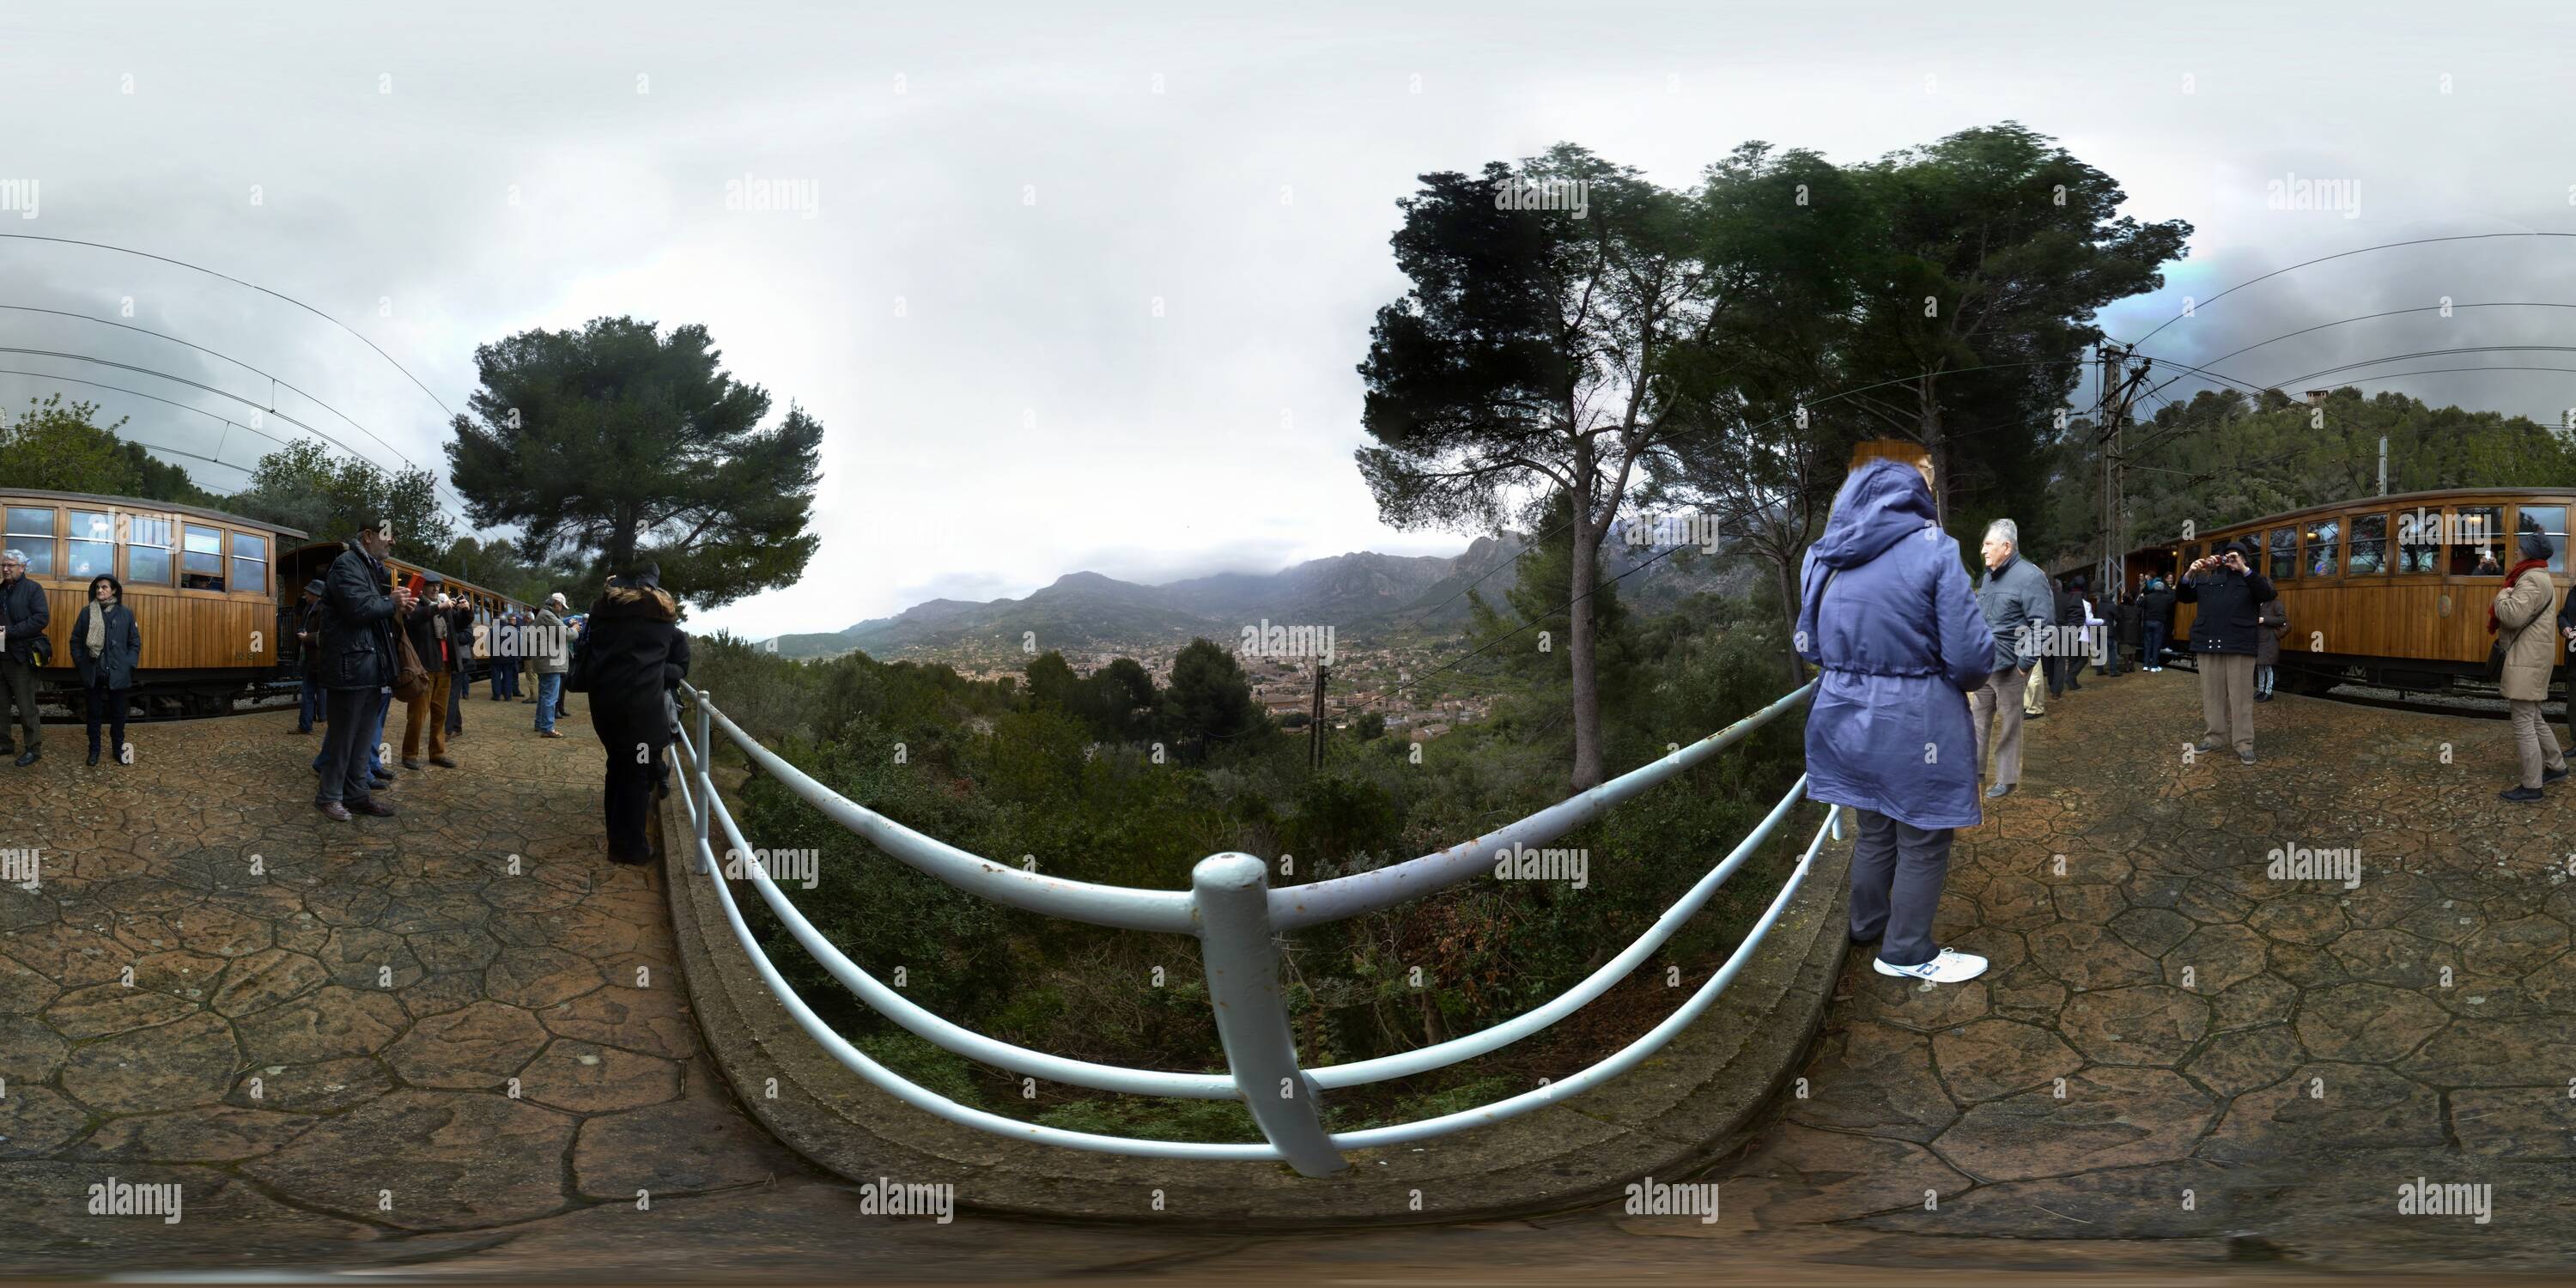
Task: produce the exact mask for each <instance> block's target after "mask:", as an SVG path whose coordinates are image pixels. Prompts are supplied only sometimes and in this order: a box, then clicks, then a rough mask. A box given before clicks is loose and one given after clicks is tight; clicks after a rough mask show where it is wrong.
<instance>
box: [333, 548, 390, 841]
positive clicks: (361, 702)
mask: <svg viewBox="0 0 2576 1288" xmlns="http://www.w3.org/2000/svg"><path fill="white" fill-rule="evenodd" d="M393 547H394V540H393V524H392V523H391V522H390V521H386V520H378V521H377V522H376V524H375V525H374V526H372V527H369V528H365V529H362V530H360V532H359V533H358V535H356V536H354V537H351V538H350V539H349V548H348V549H347V550H345V551H343V552H341V554H340V556H339V557H338V558H336V559H334V560H332V561H331V569H330V571H329V572H326V573H324V574H323V576H322V584H323V590H322V624H321V630H320V637H321V641H322V644H321V649H322V658H321V682H322V690H323V704H324V709H325V712H326V715H325V718H324V720H323V724H324V726H325V732H324V734H323V738H322V753H321V756H320V763H318V764H316V765H315V766H314V773H315V774H316V775H317V776H318V777H319V778H320V779H321V784H320V786H319V787H317V788H316V789H315V791H314V795H313V807H314V808H315V809H318V810H320V811H322V813H323V814H324V815H325V816H327V817H330V818H333V819H336V820H338V821H340V822H343V823H345V822H348V821H349V819H350V816H351V815H353V814H371V815H374V816H376V817H379V818H383V817H387V816H390V815H391V814H392V813H393V812H394V807H393V806H391V805H387V804H384V803H383V802H381V801H378V800H377V799H376V798H375V793H377V792H379V791H382V790H384V788H385V786H386V784H387V783H388V782H389V781H390V780H388V779H384V778H381V777H379V776H378V775H377V774H376V773H374V772H373V769H374V767H373V766H371V765H370V763H369V761H368V756H369V750H368V748H369V746H370V745H371V741H373V740H380V739H381V738H382V737H383V729H384V712H385V711H386V710H387V707H386V704H387V703H388V702H390V701H391V700H392V694H393V689H392V685H393V682H394V675H395V669H396V666H397V663H398V655H397V653H396V651H395V646H394V630H395V625H394V619H395V617H396V615H397V614H399V613H401V612H402V611H403V610H405V609H408V608H410V607H411V606H412V602H413V601H412V593H411V591H410V590H409V589H407V588H404V587H401V586H394V585H392V584H391V582H392V579H391V576H390V575H389V574H388V573H387V572H386V570H385V559H386V557H387V556H389V555H391V554H392V553H393Z"/></svg>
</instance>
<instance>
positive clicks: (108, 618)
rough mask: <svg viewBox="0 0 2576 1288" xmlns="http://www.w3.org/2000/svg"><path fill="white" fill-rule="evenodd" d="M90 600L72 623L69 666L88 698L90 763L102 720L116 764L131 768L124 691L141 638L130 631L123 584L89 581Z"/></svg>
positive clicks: (103, 577) (131, 616) (129, 684)
mask: <svg viewBox="0 0 2576 1288" xmlns="http://www.w3.org/2000/svg"><path fill="white" fill-rule="evenodd" d="M89 601H90V602H88V603H86V604H83V605H81V610H80V617H79V619H78V620H76V621H74V622H73V623H72V664H73V665H74V666H76V667H78V668H80V682H81V692H82V693H83V694H85V695H87V696H88V698H89V763H91V764H93V765H95V764H97V763H98V726H99V721H100V719H101V718H102V717H104V718H105V719H106V720H107V722H108V727H109V729H110V731H111V737H112V738H113V740H114V746H115V747H116V763H118V764H120V765H130V764H132V763H134V762H133V760H132V759H131V758H130V757H129V754H128V753H127V751H126V749H125V691H126V690H127V689H130V688H132V687H134V667H135V664H136V663H137V662H139V661H141V660H142V658H143V633H142V632H141V631H139V630H136V629H135V626H134V610H133V609H130V608H127V607H126V606H125V583H123V582H121V581H118V580H117V579H116V578H114V577H111V576H108V575H106V574H104V573H101V574H100V575H98V576H96V577H92V578H90V581H89Z"/></svg>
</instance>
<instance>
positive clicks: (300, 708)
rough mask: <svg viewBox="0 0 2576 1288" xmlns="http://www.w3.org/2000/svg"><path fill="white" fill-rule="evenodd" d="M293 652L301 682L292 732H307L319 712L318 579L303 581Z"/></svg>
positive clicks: (319, 636)
mask: <svg viewBox="0 0 2576 1288" xmlns="http://www.w3.org/2000/svg"><path fill="white" fill-rule="evenodd" d="M295 652H296V655H297V656H298V657H299V658H300V659H301V661H300V663H299V666H300V669H301V670H302V671H303V673H304V680H303V684H302V686H301V687H300V689H299V691H298V692H297V694H296V698H295V732H297V733H311V732H313V725H314V723H315V722H316V721H318V720H320V719H321V718H322V715H323V711H322V579H321V578H319V577H316V578H314V579H313V580H311V581H308V582H306V583H304V603H303V606H302V607H299V608H297V609H296V610H295Z"/></svg>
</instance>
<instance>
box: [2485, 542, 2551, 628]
mask: <svg viewBox="0 0 2576 1288" xmlns="http://www.w3.org/2000/svg"><path fill="white" fill-rule="evenodd" d="M2548 566H2549V561H2548V560H2546V559H2525V560H2523V561H2522V562H2521V563H2518V564H2515V565H2514V566H2513V571H2512V572H2509V573H2506V574H2505V575H2504V588H2505V589H2506V590H2508V591H2510V590H2512V589H2513V584H2514V583H2515V582H2517V581H2520V580H2522V575H2523V574H2524V573H2527V572H2529V571H2531V570H2532V569H2534V568H2546V567H2548ZM2501 625H2502V623H2499V622H2498V621H2496V615H2495V605H2494V604H2489V605H2487V634H2489V635H2493V634H2495V633H2496V631H2497V630H2498V629H2499V628H2500V627H2501Z"/></svg>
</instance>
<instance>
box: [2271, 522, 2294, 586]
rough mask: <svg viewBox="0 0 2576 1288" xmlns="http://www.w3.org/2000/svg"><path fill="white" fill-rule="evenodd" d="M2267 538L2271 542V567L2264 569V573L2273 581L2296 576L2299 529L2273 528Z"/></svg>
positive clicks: (2285, 579)
mask: <svg viewBox="0 0 2576 1288" xmlns="http://www.w3.org/2000/svg"><path fill="white" fill-rule="evenodd" d="M2268 540H2269V541H2270V542H2271V567H2269V568H2267V569H2265V570H2264V572H2265V575H2267V576H2269V577H2270V578H2271V579H2272V580H2274V581H2288V580H2290V579H2291V578H2294V577H2296V576H2298V575H2299V530H2298V529H2297V528H2274V529H2272V535H2271V536H2270V537H2269V538H2268Z"/></svg>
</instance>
